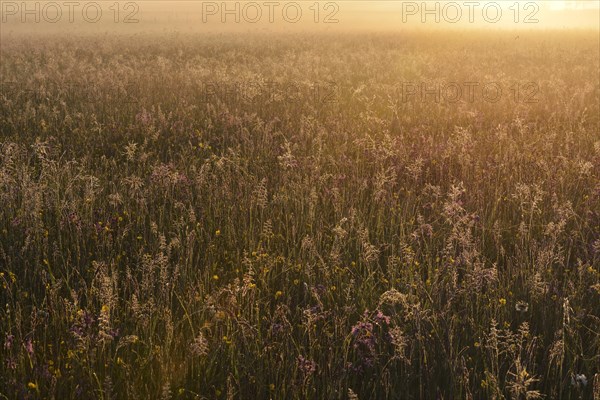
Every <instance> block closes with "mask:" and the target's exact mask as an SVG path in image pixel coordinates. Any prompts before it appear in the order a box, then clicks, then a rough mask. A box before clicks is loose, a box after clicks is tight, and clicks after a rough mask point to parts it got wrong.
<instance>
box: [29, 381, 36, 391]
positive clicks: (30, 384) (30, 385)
mask: <svg viewBox="0 0 600 400" xmlns="http://www.w3.org/2000/svg"><path fill="white" fill-rule="evenodd" d="M27 387H28V388H29V389H31V390H37V388H38V385H37V383H33V382H29V383H28V384H27Z"/></svg>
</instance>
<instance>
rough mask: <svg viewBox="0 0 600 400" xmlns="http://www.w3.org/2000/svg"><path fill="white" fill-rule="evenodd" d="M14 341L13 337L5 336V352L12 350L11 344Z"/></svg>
mask: <svg viewBox="0 0 600 400" xmlns="http://www.w3.org/2000/svg"><path fill="white" fill-rule="evenodd" d="M14 341H15V337H14V335H9V334H7V335H6V339H4V348H5V349H6V350H10V349H11V348H12V345H13V342H14Z"/></svg>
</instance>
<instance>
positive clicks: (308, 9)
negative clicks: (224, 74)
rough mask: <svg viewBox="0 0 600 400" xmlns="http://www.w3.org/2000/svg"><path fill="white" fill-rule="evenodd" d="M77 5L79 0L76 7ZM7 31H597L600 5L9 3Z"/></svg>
mask: <svg viewBox="0 0 600 400" xmlns="http://www.w3.org/2000/svg"><path fill="white" fill-rule="evenodd" d="M71 1H73V0H71ZM0 12H1V28H0V29H2V31H4V32H7V31H23V30H25V31H27V32H32V33H35V32H36V31H37V32H45V31H47V30H53V29H70V30H76V29H84V30H101V31H103V32H106V31H115V32H118V31H140V32H143V31H148V30H154V29H159V30H165V29H167V30H181V31H195V30H198V31H228V30H232V31H265V30H267V31H268V30H273V31H280V30H286V31H287V30H289V31H297V30H309V29H310V30H329V31H337V30H340V31H347V30H363V29H367V30H401V29H405V28H428V29H429V28H434V29H453V28H460V29H462V28H489V29H498V28H507V29H536V28H542V29H546V28H594V29H600V26H599V25H600V0H547V1H542V0H537V1H534V0H465V1H451V0H437V1H422V0H415V1H404V0H370V1H362V0H338V1H318V2H317V1H314V0H300V1H295V2H294V1H275V0H264V1H263V0H258V1H248V0H243V1H226V2H223V1H199V0H187V1H180V0H175V1H173V0H168V1H167V0H165V1H160V0H139V1H115V0H108V1H107V0H100V1H74V2H71V3H69V2H67V1H66V0H65V1H61V0H59V1H54V2H44V1H43V2H35V1H28V2H22V1H6V0H2V1H1V2H0Z"/></svg>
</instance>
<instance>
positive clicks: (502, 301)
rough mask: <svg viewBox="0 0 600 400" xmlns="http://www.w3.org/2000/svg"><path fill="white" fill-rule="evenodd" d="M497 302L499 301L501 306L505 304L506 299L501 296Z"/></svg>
mask: <svg viewBox="0 0 600 400" xmlns="http://www.w3.org/2000/svg"><path fill="white" fill-rule="evenodd" d="M498 302H499V303H500V305H501V306H504V305H506V299H505V298H501V299H500V300H498Z"/></svg>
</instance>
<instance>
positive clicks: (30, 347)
mask: <svg viewBox="0 0 600 400" xmlns="http://www.w3.org/2000/svg"><path fill="white" fill-rule="evenodd" d="M25 350H27V354H29V356H30V357H33V342H32V341H31V339H27V341H26V342H25Z"/></svg>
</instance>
